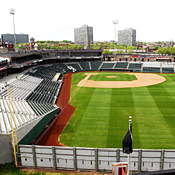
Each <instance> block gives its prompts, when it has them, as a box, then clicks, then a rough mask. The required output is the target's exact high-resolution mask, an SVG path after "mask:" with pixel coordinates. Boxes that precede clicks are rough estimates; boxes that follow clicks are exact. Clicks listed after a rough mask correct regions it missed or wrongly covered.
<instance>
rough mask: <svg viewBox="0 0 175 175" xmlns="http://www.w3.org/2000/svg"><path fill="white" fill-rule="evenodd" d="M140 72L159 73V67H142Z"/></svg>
mask: <svg viewBox="0 0 175 175" xmlns="http://www.w3.org/2000/svg"><path fill="white" fill-rule="evenodd" d="M142 72H153V73H154V72H155V73H160V67H143V70H142Z"/></svg>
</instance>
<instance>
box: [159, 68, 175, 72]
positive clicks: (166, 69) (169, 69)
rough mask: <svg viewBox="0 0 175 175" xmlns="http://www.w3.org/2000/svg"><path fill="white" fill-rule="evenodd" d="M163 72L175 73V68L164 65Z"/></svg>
mask: <svg viewBox="0 0 175 175" xmlns="http://www.w3.org/2000/svg"><path fill="white" fill-rule="evenodd" d="M162 73H174V68H172V67H162Z"/></svg>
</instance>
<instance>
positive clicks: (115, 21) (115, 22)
mask: <svg viewBox="0 0 175 175" xmlns="http://www.w3.org/2000/svg"><path fill="white" fill-rule="evenodd" d="M112 23H113V24H114V25H115V44H114V47H115V54H116V24H118V20H113V21H112Z"/></svg>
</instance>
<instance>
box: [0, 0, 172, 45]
mask: <svg viewBox="0 0 175 175" xmlns="http://www.w3.org/2000/svg"><path fill="white" fill-rule="evenodd" d="M0 4H1V7H3V8H1V11H0V15H1V28H0V34H5V33H11V34H13V21H12V15H10V9H11V8H14V9H15V11H16V14H15V27H16V33H17V34H19V33H27V34H29V37H34V38H35V39H36V40H57V41H58V40H59V41H61V40H71V41H74V28H77V27H79V26H82V25H84V24H86V25H89V26H92V27H93V33H94V41H110V40H114V35H115V34H114V31H115V30H114V25H113V24H112V21H113V20H118V22H119V23H118V24H117V25H116V29H117V32H118V30H123V29H125V28H134V29H136V31H137V39H136V40H137V41H143V42H145V41H146V42H153V41H170V40H173V41H175V25H174V24H173V15H174V14H173V10H174V9H173V8H174V5H175V2H174V1H173V0H167V1H165V0H159V1H158V0H154V1H151V0H147V1H146V0H142V1H139V0H133V1H129V0H125V1H118V0H109V1H108V2H106V1H99V0H95V1H93V0H89V1H83V2H82V1H81V0H75V1H71V0H67V1H60V0H52V1H44V2H43V1H40V0H38V1H34V0H31V1H30V3H24V1H22V0H13V1H12V0H9V1H2V2H1V3H0ZM116 40H118V37H117V38H116Z"/></svg>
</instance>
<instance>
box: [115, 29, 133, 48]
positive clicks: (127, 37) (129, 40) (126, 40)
mask: <svg viewBox="0 0 175 175" xmlns="http://www.w3.org/2000/svg"><path fill="white" fill-rule="evenodd" d="M118 44H119V45H123V44H126V45H130V46H136V30H135V29H131V28H129V29H125V30H119V31H118Z"/></svg>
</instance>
